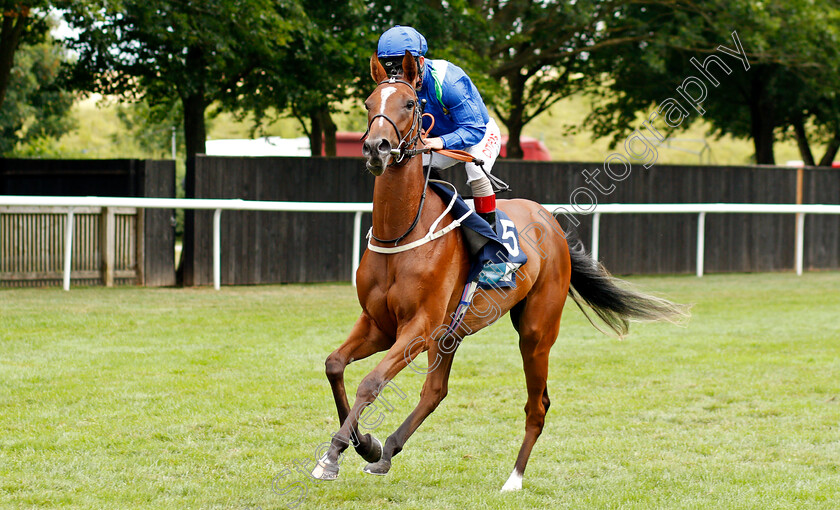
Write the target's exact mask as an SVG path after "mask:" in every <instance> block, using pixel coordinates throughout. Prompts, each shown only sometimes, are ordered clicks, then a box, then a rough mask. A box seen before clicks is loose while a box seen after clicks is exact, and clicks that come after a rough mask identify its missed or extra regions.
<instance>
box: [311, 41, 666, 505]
mask: <svg viewBox="0 0 840 510" xmlns="http://www.w3.org/2000/svg"><path fill="white" fill-rule="evenodd" d="M370 68H371V77H372V78H373V81H374V82H375V83H376V84H377V86H376V88H375V89H374V91H373V93H371V95H370V97H368V98H367V100H366V101H365V107H366V108H367V111H368V124H369V129H368V135H369V136H368V138H367V140H366V141H365V143H364V146H363V153H364V155H365V157H366V158H367V161H366V167H367V169H368V170H369V171H370V173H372V174H373V175H374V176H376V178H375V184H374V192H373V213H372V214H373V218H372V229H371V235H372V238H370V241H369V244H368V250H366V251H365V253H364V256H363V257H362V260H361V263H360V265H359V268H358V271H357V273H356V282H357V293H358V298H359V303H360V304H361V306H362V313H361V315H360V317H359V318H358V320H357V321H356V323H355V325H354V326H353V328H352V331H351V332H350V335H349V336H348V338H347V340H345V341H344V343H342V344H341V346H340V347H338V349H336V350H335V351H334V352H333V353H332V354H330V355H329V356H328V357H327V360H326V375H327V378H328V379H329V382H330V385H331V387H332V393H333V397H334V398H335V404H336V407H337V408H338V417H339V420H340V422H341V428H340V429H339V431H338V432H337V433H336V434H335V435H334V436H333V438H332V440H331V442H330V444H329V449H328V450H327V451H326V453H325V454H324V455H323V456H322V457H321V458H320V460H319V461H318V463H317V464H316V466H315V468H314V470H313V472H312V476H313V477H314V478H316V479H322V480H334V479H336V478H337V476H338V471H339V461H340V457H341V456H342V455H343V451H344V450H345V449H346V448H347V447H348V446H349V445H350V444H352V445H353V446H354V447H355V449H356V451H357V452H358V453H359V454H360V455H361V456H362V457H363V458H364V459H365V460H367V461H368V463H369V464H368V465H367V466H366V467H365V468H364V471H365V472H366V473H370V474H377V475H384V474H386V473H387V472H388V471H389V469H390V467H391V462H392V459H393V457H394V455H396V454H398V453H399V452H400V451H401V450H402V449H403V447H404V446H405V443H406V441H407V440H408V438H409V437H410V436H411V435H412V434H413V433H414V431H415V430H416V429H417V427H419V426H420V424H421V423H422V422H423V420H424V419H425V418H426V417H427V416H429V414H431V413H432V412H433V411H434V410H435V408H437V406H438V405H439V404H440V403H441V401H442V400H443V399H444V397H446V393H447V382H448V379H449V374H450V369H451V368H452V361H453V358H454V355H455V350H456V349H457V346H458V343H459V342H460V340H461V339H463V338H464V337H466V336H467V335H468V334H472V333H475V332H477V331H479V330H481V329H482V328H484V327H486V326H488V325H489V324H490V323H492V322H493V321H494V320H496V319H497V318H498V317H499V316H501V315H503V314H505V313H507V312H508V311H509V312H510V317H511V320H512V322H513V326H514V328H515V329H516V331H517V332H518V334H519V350H520V352H521V355H522V363H523V368H524V370H525V381H526V386H527V392H528V397H527V402H526V404H525V437H524V439H523V441H522V446H521V447H520V449H519V455H518V456H517V458H516V462H515V464H514V468H513V472H512V473H511V474H510V477H509V478H508V480H507V482H505V484H504V485H503V487H502V490H503V491H508V490H518V489H520V488H521V487H522V475H523V473H524V472H525V466H526V464H527V462H528V457H529V456H530V454H531V449H532V448H533V447H534V443H535V442H536V441H537V438H538V437H539V436H540V433H541V432H542V430H543V424H544V423H545V415H546V411H547V410H548V408H549V405H550V400H549V397H548V389H547V387H546V379H547V377H548V359H549V351H550V349H551V347H552V345H553V344H554V342H555V340H556V339H557V334H558V331H559V328H560V317H561V315H562V312H563V306H564V304H565V302H566V297H567V296H571V297H572V298H573V299H574V301H575V302H576V303H577V304H578V306H580V307H581V310H584V308H583V306H587V307H588V308H590V309H591V310H592V311H594V312H595V313H596V314H597V315H598V316H599V317H600V318H601V319H602V320H603V321H604V322H605V323H606V324H607V325H608V326H609V327H611V328H612V329H613V330H614V331H615V332H616V333H618V334H619V335H623V334H625V333H626V332H627V328H628V320H629V319H636V320H672V319H674V318H676V317H679V316H680V315H682V314H683V312H682V309H681V307H680V306H679V305H676V304H674V303H671V302H669V301H666V300H663V299H659V298H655V297H652V296H648V295H645V294H642V293H640V292H638V291H636V290H633V289H630V288H628V287H626V286H624V285H621V286H619V285H616V282H617V279H615V278H614V277H612V276H611V275H610V274H609V273H608V272H607V271H606V269H604V267H603V266H602V265H601V264H599V263H598V262H595V261H593V260H592V259H591V258H590V257H589V255H588V254H587V253H586V252H585V250H584V249H583V247H582V245H581V243H580V242H579V241H576V242H574V243H571V246H570V243H567V240H566V236H565V234H564V233H563V231H562V229H561V228H560V226H559V224H557V222H556V221H555V219H554V217H552V216H551V215H550V213H548V211H547V210H546V209H544V208H543V207H542V206H540V205H539V204H537V203H535V202H532V201H529V200H521V199H516V200H499V201H498V208H499V209H501V210H502V211H504V212H505V213H507V215H508V216H509V217H510V219H511V220H513V221H514V223H515V224H516V226H517V228H518V229H519V232H520V233H521V232H523V231H524V230H525V229H526V228H533V226H540V237H539V242H538V243H528V242H521V243H519V246H520V248H521V249H523V250H524V251H525V252H526V255H527V257H528V261H527V263H526V264H524V265H523V266H522V267H520V268H519V269H518V272H517V276H516V286H515V288H507V289H497V290H495V291H494V292H493V295H492V296H491V295H490V294H489V293H483V292H478V293H476V294H475V298H474V302H473V304H472V306H470V308H469V309H468V312H467V314H466V316H465V318H464V321H463V323H462V324H461V325H460V327H459V328H458V329H457V332H456V333H455V334H454V335H449V336H447V335H445V334H443V330H442V329H441V328H440V326H441V325H444V324H445V323H448V321H447V319H448V318H449V317H450V316H451V315H452V314H453V312H454V311H455V309H456V307H457V306H458V304H459V301H460V299H461V292H462V289H464V287H465V284H466V283H467V282H466V280H467V274H468V272H469V269H470V256H469V253H468V251H467V248H466V247H465V242H464V235H463V234H462V230H461V229H459V228H455V227H457V219H456V218H453V216H452V215H451V214H450V212H449V210H448V209H447V204H445V203H444V200H443V199H442V198H440V196H438V195H437V194H436V193H434V192H430V193H428V194H427V193H426V189H427V188H426V186H427V182H426V181H427V177H426V176H425V174H424V169H423V166H422V161H421V158H419V157H415V156H416V155H417V153H418V152H419V151H418V150H415V147H417V146H418V142H419V141H420V142H421V141H422V138H421V120H422V119H421V114H420V104H419V101H418V99H417V94H416V91H415V84H416V82H417V79H418V69H417V64H416V62H415V60H414V58H413V57H411V55H410V54H408V53H407V52H406V55H405V57H404V59H403V63H402V75H401V76H398V77H397V78H391V79H389V78H388V76H387V74H386V71H385V69H384V68H383V67H382V65H381V64H380V62H379V60H378V59H377V58H376V55H373V57H371V59H370ZM421 149H422V146H421ZM441 218H442V219H441ZM549 221H550V222H551V223H553V224H549V223H548V222H549ZM438 225H440V226H441V227H440V230H436V231H435V234H434V235H432V230H434V229H435V228H438ZM453 225H454V227H453ZM444 231H445V232H444ZM441 232H444V234H442V235H441ZM424 233H425V234H424ZM380 241H386V242H380ZM399 242H402V243H405V244H403V245H402V247H394V246H393V245H395V244H398V243H399ZM491 309H494V310H495V312H496V313H493V314H491V313H489V312H488V310H491ZM584 313H586V312H585V310H584ZM587 317H588V315H587ZM590 322H591V320H590ZM593 325H594V322H593ZM596 327H597V326H596ZM443 337H446V338H443ZM453 338H457V340H456V341H452V339H453ZM381 351H387V353H386V354H385V356H384V358H383V359H382V361H380V362H379V363H378V364H377V365H376V367H375V368H374V369H373V370H372V371H371V372H370V373H369V374H368V375H367V376H365V377H364V379H363V380H362V381H361V383H360V384H359V386H358V389H357V390H356V399H355V402H354V404H353V406H352V407H351V406H350V404H349V402H348V399H347V393H346V391H345V388H344V370H345V368H346V367H347V365H348V364H350V363H352V362H353V361H358V360H361V359H363V358H366V357H368V356H370V355H372V354H374V353H377V352H381ZM424 351H428V364H429V367H430V368H429V369H428V370H426V372H427V373H426V378H425V382H424V384H423V389H422V391H421V394H420V401H419V403H418V404H417V406H416V407H415V409H414V410H413V411H412V412H411V414H409V416H408V417H407V418H406V419H405V421H404V422H403V423H402V425H400V426H399V428H397V430H396V431H395V432H394V433H393V434H391V435H390V436H389V437H388V439H387V440H386V441H385V444H384V446H383V445H382V444H381V443H380V442H379V441H378V440H377V439H376V438H374V437H373V436H372V435H371V434H370V433H367V434H360V432H359V421H360V417H361V415H362V413H363V412H364V411H365V410H366V409H367V408H368V407H369V406H374V407H373V409H375V405H376V404H374V402H376V399H377V397H378V396H379V395H380V393H381V392H382V391H383V389H384V388H385V387H386V385H387V384H388V383H389V382H390V381H391V380H392V379H393V378H394V377H395V376H396V375H397V374H398V373H399V372H400V371H401V370H403V369H404V368H405V367H406V366H409V365H410V364H413V363H414V360H415V358H417V356H418V355H420V354H421V353H422V352H424ZM412 368H414V366H412ZM383 400H384V397H383ZM386 405H389V404H387V403H386Z"/></svg>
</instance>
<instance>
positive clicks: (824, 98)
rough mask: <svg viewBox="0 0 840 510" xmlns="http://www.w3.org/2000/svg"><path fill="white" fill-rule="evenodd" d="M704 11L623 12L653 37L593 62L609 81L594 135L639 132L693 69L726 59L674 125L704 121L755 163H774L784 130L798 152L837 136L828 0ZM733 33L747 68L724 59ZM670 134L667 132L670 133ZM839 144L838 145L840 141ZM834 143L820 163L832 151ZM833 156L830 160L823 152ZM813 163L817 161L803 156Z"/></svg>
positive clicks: (724, 2)
mask: <svg viewBox="0 0 840 510" xmlns="http://www.w3.org/2000/svg"><path fill="white" fill-rule="evenodd" d="M701 7H702V8H697V7H695V5H694V4H692V3H689V2H684V3H681V2H675V3H674V4H671V5H667V4H663V5H644V4H638V5H633V6H630V7H629V8H628V9H627V10H626V11H625V12H624V13H623V15H624V16H625V17H627V19H630V20H636V21H637V22H638V23H640V24H642V25H647V26H651V27H653V26H656V27H658V28H656V31H655V34H654V36H652V37H650V38H649V39H646V40H644V41H640V42H637V43H633V44H627V45H623V46H620V47H616V48H615V49H614V51H611V52H609V53H604V54H598V55H596V57H597V58H595V59H593V63H594V64H595V66H596V67H595V68H596V69H598V70H599V71H600V72H602V73H606V74H607V75H608V76H609V82H608V86H606V87H600V88H599V89H598V91H597V92H599V93H600V94H601V101H600V104H599V105H598V106H597V108H596V109H595V110H594V111H593V114H592V115H591V116H590V118H589V122H590V124H589V127H590V128H592V129H593V131H594V132H595V133H596V134H597V135H598V136H606V135H610V134H612V135H613V136H614V140H616V141H617V140H619V139H620V138H621V137H622V136H624V135H626V134H627V133H629V132H630V131H632V130H633V129H635V128H636V127H637V124H638V119H637V116H638V114H639V113H640V112H645V113H646V114H647V112H649V111H652V107H653V106H655V105H656V104H657V103H658V102H660V101H663V100H666V99H667V98H671V97H679V96H677V87H680V86H681V85H683V84H684V80H686V79H687V78H689V77H691V76H696V77H703V75H702V72H701V71H700V70H699V69H698V67H697V65H695V64H694V63H692V58H693V59H695V62H697V63H702V62H706V59H707V58H710V56H711V55H716V56H718V57H721V58H724V59H726V60H725V62H726V63H727V66H728V67H729V70H730V71H731V73H727V72H726V71H725V70H723V69H722V68H721V67H720V66H718V65H717V64H711V65H710V67H709V69H710V70H711V73H712V74H714V75H715V79H716V80H717V81H718V82H719V85H714V84H713V83H711V82H710V80H708V79H707V78H704V81H705V82H706V88H707V92H708V95H707V97H706V98H705V99H704V100H703V101H702V105H701V106H700V109H702V110H703V112H702V114H701V113H700V112H699V110H692V109H689V110H688V116H687V117H686V118H685V119H684V121H683V122H682V123H681V124H680V126H679V128H683V127H686V126H688V125H690V123H692V122H694V121H696V120H698V119H699V118H701V117H703V118H705V119H706V120H707V121H708V122H709V123H710V124H711V126H712V133H713V134H716V135H719V136H722V135H726V134H729V135H732V136H734V137H738V138H750V139H752V140H753V144H754V147H755V161H756V162H757V163H760V164H774V163H775V161H774V156H773V144H774V142H775V141H776V140H777V139H778V138H779V137H780V136H783V135H784V133H785V132H786V131H790V132H795V135H791V136H797V138H798V139H799V142H800V149H801V150H802V151H803V154H805V153H807V150H806V149H808V147H809V144H808V142H807V138H808V133H807V131H809V130H810V131H811V133H810V135H811V137H812V138H813V139H817V140H820V141H824V142H826V141H830V140H832V139H834V138H835V136H836V133H837V119H838V113H840V110H838V109H837V106H838V105H837V101H836V94H835V92H834V90H833V89H834V88H836V85H832V83H833V84H836V83H837V79H838V77H837V62H838V55H839V54H838V33H837V27H838V22H837V20H838V16H837V9H838V8H837V7H836V4H833V3H831V2H830V1H829V0H814V1H810V0H783V1H779V2H752V1H749V0H739V1H731V0H711V1H709V2H704V4H703V5H702V6H701ZM733 32H735V33H736V34H737V38H738V39H739V40H740V43H741V44H742V46H743V49H744V51H745V53H746V57H747V60H748V65H749V69H746V66H742V65H741V63H740V62H739V61H738V60H736V59H731V58H729V57H727V56H726V55H724V53H723V52H722V51H721V50H720V46H721V45H724V46H727V47H729V48H733V49H734V45H735V42H734V39H733V35H732V34H733ZM671 131H673V129H671ZM838 143H840V140H838ZM834 147H835V148H834V149H833V152H832V146H831V143H829V146H828V150H827V152H826V154H825V156H824V158H823V162H825V161H826V158H828V161H830V159H831V157H833V153H834V152H836V145H835V146H834ZM829 153H831V154H829ZM803 159H805V160H806V161H807V160H808V159H810V160H811V162H813V158H806V157H804V156H803Z"/></svg>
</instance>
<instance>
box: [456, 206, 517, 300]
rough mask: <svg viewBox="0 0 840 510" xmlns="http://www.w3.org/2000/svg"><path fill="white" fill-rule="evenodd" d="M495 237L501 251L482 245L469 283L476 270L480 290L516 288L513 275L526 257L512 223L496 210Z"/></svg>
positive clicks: (501, 212)
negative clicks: (502, 247)
mask: <svg viewBox="0 0 840 510" xmlns="http://www.w3.org/2000/svg"><path fill="white" fill-rule="evenodd" d="M496 235H497V236H498V237H499V238H500V239H501V242H502V246H504V249H503V250H499V249H496V248H495V247H494V246H492V245H491V244H490V243H487V244H485V245H484V248H482V250H481V252H480V253H479V254H478V259H477V260H476V263H475V265H474V266H473V269H472V270H471V271H470V278H469V281H472V278H474V277H475V276H474V274H475V273H476V269H477V270H478V286H479V287H481V288H485V289H486V288H491V287H497V288H505V287H516V278H514V274H515V273H516V270H517V269H519V268H520V267H521V266H522V265H523V264H525V263H526V262H528V257H527V256H526V255H525V252H524V251H523V250H522V249H521V248H520V246H519V231H518V230H517V229H516V225H514V223H513V221H512V220H511V219H510V218H509V217H508V215H507V214H505V213H504V212H503V211H501V210H499V209H496Z"/></svg>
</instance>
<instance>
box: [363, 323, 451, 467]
mask: <svg viewBox="0 0 840 510" xmlns="http://www.w3.org/2000/svg"><path fill="white" fill-rule="evenodd" d="M441 343H444V345H443V347H444V348H442V346H441ZM456 348H457V343H456V342H455V339H454V338H450V339H448V340H443V341H439V342H434V345H433V346H432V347H431V348H430V349H429V366H428V368H426V369H425V370H428V371H429V372H428V373H427V374H426V381H425V382H424V383H423V390H422V391H421V392H420V402H418V403H417V406H416V407H415V408H414V410H413V411H412V412H411V414H409V415H408V417H407V418H406V419H405V421H404V422H403V423H402V425H400V426H399V428H397V430H395V431H394V433H393V434H391V435H390V436H388V440H387V441H385V448H384V449H383V450H382V459H380V460H379V462H375V463H371V464H368V465H367V466H365V470H364V471H365V473H370V474H372V475H384V474H386V473H388V471H389V470H390V469H391V458H392V457H393V456H394V455H396V454H398V453H400V452H401V451H402V449H403V446H405V443H406V441H408V438H409V437H411V435H412V434H413V433H414V431H415V430H417V427H419V426H420V424H421V423H423V420H425V419H426V417H428V416H429V415H430V414H432V412H433V411H434V410H435V409H436V408H437V406H438V405H439V404H440V403H441V401H442V400H443V399H444V398H445V397H446V393H447V391H448V388H449V385H448V384H449V372H450V370H451V369H452V360H453V359H454V357H455V349H456ZM447 351H449V352H447Z"/></svg>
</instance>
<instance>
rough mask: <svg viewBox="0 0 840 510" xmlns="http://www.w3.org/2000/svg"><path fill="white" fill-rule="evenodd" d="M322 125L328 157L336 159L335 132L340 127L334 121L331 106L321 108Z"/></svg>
mask: <svg viewBox="0 0 840 510" xmlns="http://www.w3.org/2000/svg"><path fill="white" fill-rule="evenodd" d="M321 125H322V126H323V127H324V149H325V151H324V152H325V153H326V155H327V156H333V157H334V156H335V153H336V141H335V132H336V131H337V130H338V127H336V125H335V122H333V120H332V116H331V115H330V107H329V105H326V104H325V105H323V107H322V108H321Z"/></svg>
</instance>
